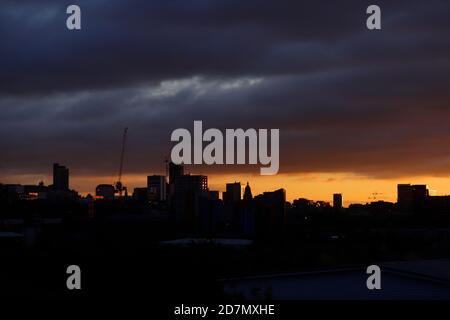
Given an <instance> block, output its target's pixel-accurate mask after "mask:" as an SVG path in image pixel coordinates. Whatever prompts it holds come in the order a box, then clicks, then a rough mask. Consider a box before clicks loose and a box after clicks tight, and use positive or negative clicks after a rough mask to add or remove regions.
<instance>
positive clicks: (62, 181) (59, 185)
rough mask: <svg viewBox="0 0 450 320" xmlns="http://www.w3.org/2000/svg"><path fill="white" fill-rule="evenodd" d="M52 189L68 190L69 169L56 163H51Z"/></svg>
mask: <svg viewBox="0 0 450 320" xmlns="http://www.w3.org/2000/svg"><path fill="white" fill-rule="evenodd" d="M53 189H54V190H57V191H67V190H69V169H68V168H66V167H65V166H61V165H59V164H58V163H54V164H53Z"/></svg>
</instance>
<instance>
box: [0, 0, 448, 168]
mask: <svg viewBox="0 0 450 320" xmlns="http://www.w3.org/2000/svg"><path fill="white" fill-rule="evenodd" d="M76 3H77V4H79V5H80V6H81V8H82V30H81V31H77V32H70V31H68V30H67V29H66V28H65V19H66V14H65V8H66V6H67V4H66V3H64V2H61V1H39V2H36V1H21V2H20V5H19V4H18V2H15V1H3V2H2V3H1V4H0V37H1V40H2V42H1V46H0V70H1V73H0V110H1V116H0V136H1V137H2V138H1V140H0V147H1V150H2V155H1V162H0V170H1V172H3V173H4V174H6V173H8V174H11V173H13V174H14V173H16V172H29V173H36V172H39V171H42V170H47V169H48V167H49V164H50V163H51V162H53V161H60V162H62V163H66V164H67V165H69V166H70V167H71V168H75V169H76V170H77V172H79V173H85V174H98V175H102V174H107V175H108V174H114V173H115V171H116V170H117V162H118V153H119V150H120V135H121V131H122V129H123V127H125V126H128V127H129V128H130V130H129V140H128V141H129V148H128V150H127V166H126V169H127V172H129V173H132V172H135V173H144V172H145V173H147V172H148V173H150V172H152V171H155V170H159V169H160V168H161V163H162V161H163V159H164V157H165V156H167V155H168V154H169V152H170V143H169V139H170V133H171V131H172V130H174V129H176V128H178V127H186V128H188V129H191V128H192V121H193V120H203V122H204V126H205V127H218V128H236V127H242V128H248V127H252V128H280V129H281V155H280V160H281V172H294V171H302V172H317V171H320V172H323V171H329V172H335V171H350V172H356V173H361V174H366V175H371V176H383V177H385V176H400V175H408V174H436V175H445V174H448V173H449V169H448V168H449V163H450V151H448V150H446V148H444V147H442V146H445V145H448V144H449V142H450V127H449V126H448V124H447V122H448V121H447V119H448V118H449V116H450V106H449V102H450V96H449V93H448V92H450V91H449V85H448V84H449V83H450V54H449V52H450V42H449V41H448V36H449V34H450V22H449V21H450V19H448V16H449V13H450V12H449V11H450V5H449V4H448V3H446V2H445V1H437V0H436V1H428V2H423V1H395V2H394V1H389V2H387V1H379V2H378V4H379V5H380V6H381V7H382V14H383V29H382V30H381V31H375V32H370V31H368V30H367V29H366V28H365V19H366V15H365V9H366V7H367V6H368V5H369V4H371V3H366V2H364V1H339V2H338V1H308V2H305V1H232V0H227V1H195V0H194V1H77V2H76ZM30 160H32V161H30ZM205 170H207V169H206V168H205ZM209 170H215V171H221V170H234V171H236V170H247V169H246V168H245V167H244V168H238V167H234V166H233V168H231V169H230V168H225V167H217V166H216V167H214V168H209ZM254 172H257V170H256V168H255V171H254Z"/></svg>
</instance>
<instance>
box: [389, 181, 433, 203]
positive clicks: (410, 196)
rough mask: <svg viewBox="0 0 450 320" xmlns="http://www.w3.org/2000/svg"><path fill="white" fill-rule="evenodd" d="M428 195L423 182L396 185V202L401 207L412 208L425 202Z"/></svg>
mask: <svg viewBox="0 0 450 320" xmlns="http://www.w3.org/2000/svg"><path fill="white" fill-rule="evenodd" d="M428 196H429V192H428V189H427V186H426V185H424V184H415V185H414V184H399V185H397V204H398V206H399V207H400V208H401V209H412V208H414V207H417V206H421V205H423V204H424V203H425V201H426V200H427V198H428Z"/></svg>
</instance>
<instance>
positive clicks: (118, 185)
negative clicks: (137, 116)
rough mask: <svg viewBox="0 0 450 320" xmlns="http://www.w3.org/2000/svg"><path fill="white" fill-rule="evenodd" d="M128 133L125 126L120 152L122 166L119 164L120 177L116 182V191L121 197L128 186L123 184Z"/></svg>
mask: <svg viewBox="0 0 450 320" xmlns="http://www.w3.org/2000/svg"><path fill="white" fill-rule="evenodd" d="M127 133H128V128H125V129H124V130H123V136H122V150H121V152H120V166H119V177H118V179H117V182H116V191H117V192H118V193H119V197H121V196H122V192H123V191H125V194H126V193H127V188H126V187H124V186H123V185H122V170H123V158H124V155H125V144H126V142H127Z"/></svg>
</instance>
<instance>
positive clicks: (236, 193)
mask: <svg viewBox="0 0 450 320" xmlns="http://www.w3.org/2000/svg"><path fill="white" fill-rule="evenodd" d="M240 200H241V183H240V182H234V183H227V185H226V191H225V192H224V193H223V201H224V202H225V203H236V202H239V201H240Z"/></svg>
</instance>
